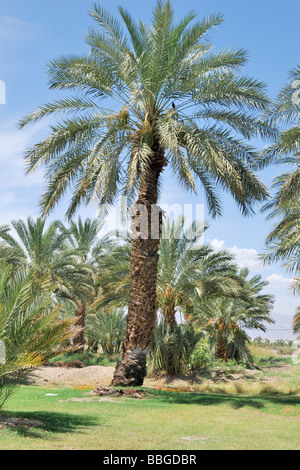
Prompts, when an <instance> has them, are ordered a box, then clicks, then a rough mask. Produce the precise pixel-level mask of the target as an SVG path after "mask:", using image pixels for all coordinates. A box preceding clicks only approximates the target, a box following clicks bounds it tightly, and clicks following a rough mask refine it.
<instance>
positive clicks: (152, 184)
mask: <svg viewBox="0 0 300 470" xmlns="http://www.w3.org/2000/svg"><path fill="white" fill-rule="evenodd" d="M152 150H153V158H152V161H151V162H150V164H149V168H148V171H147V174H146V175H145V177H144V178H143V179H142V181H141V184H140V190H139V197H138V199H137V201H136V203H135V204H134V206H133V208H132V210H131V220H132V224H131V231H132V242H131V284H130V293H129V303H128V316H127V331H126V335H125V340H124V343H123V357H122V359H121V361H120V362H119V363H118V364H117V367H116V370H115V373H114V378H113V381H112V385H121V386H140V385H142V384H143V381H144V378H145V375H146V372H147V370H146V359H147V354H148V351H149V347H150V345H151V342H152V339H153V334H154V329H155V326H156V281H157V267H158V249H159V241H160V235H161V224H162V210H161V209H160V208H159V207H158V206H157V204H156V203H157V198H158V197H157V189H158V180H159V176H160V174H161V172H162V171H163V167H164V166H165V165H166V159H165V157H164V152H163V149H161V148H160V147H159V144H157V145H156V146H153V147H152Z"/></svg>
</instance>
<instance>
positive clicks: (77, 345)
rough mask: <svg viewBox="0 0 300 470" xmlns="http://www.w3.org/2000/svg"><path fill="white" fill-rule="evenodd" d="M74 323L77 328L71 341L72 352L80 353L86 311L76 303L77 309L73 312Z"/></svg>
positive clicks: (80, 304) (81, 304) (79, 303)
mask: <svg viewBox="0 0 300 470" xmlns="http://www.w3.org/2000/svg"><path fill="white" fill-rule="evenodd" d="M75 316H76V323H75V326H76V327H77V328H79V331H78V333H77V335H76V336H75V337H74V339H73V346H74V352H77V351H82V350H83V347H84V327H85V316H86V309H85V304H84V303H81V302H78V303H77V309H76V312H75Z"/></svg>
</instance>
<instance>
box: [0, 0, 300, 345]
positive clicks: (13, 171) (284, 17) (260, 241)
mask: <svg viewBox="0 0 300 470" xmlns="http://www.w3.org/2000/svg"><path fill="white" fill-rule="evenodd" d="M92 3H93V2H91V1H89V0H43V1H42V2H41V1H39V0H1V3H0V80H1V81H3V82H5V85H6V104H0V143H1V147H0V148H1V152H0V165H1V172H0V201H1V211H0V224H4V223H9V222H10V220H12V219H16V218H20V217H22V218H24V217H26V216H27V215H32V216H33V217H36V216H37V215H38V214H39V210H38V200H39V196H40V195H41V194H42V191H43V178H42V173H36V174H34V175H31V176H25V175H24V164H23V155H24V152H25V151H26V149H27V148H28V147H30V146H31V145H33V144H34V143H36V142H37V141H38V140H39V139H40V138H42V137H44V136H46V135H47V122H42V123H39V124H38V125H36V126H34V127H28V128H26V129H23V130H22V131H17V130H16V121H17V120H18V119H19V118H20V117H21V116H23V115H24V114H26V113H28V112H30V111H32V110H33V109H34V108H36V107H37V106H38V105H40V104H41V103H44V102H47V101H49V100H52V99H55V98H56V95H55V94H54V92H53V91H49V90H48V87H47V77H46V75H45V65H46V64H47V63H48V62H49V60H51V59H54V58H56V57H59V56H62V55H65V54H72V53H76V54H81V53H85V52H87V47H86V45H85V43H84V41H83V38H84V36H85V34H86V30H87V28H88V27H89V26H91V20H90V18H89V16H88V10H89V9H90V8H91V6H92ZM99 3H100V4H101V5H102V6H104V7H105V8H106V9H109V10H110V11H111V12H112V13H114V14H116V15H117V14H118V13H117V6H118V5H119V4H121V5H122V6H124V7H126V8H127V9H128V10H129V11H130V12H131V13H132V14H133V15H134V16H135V18H137V19H141V20H143V21H144V22H149V19H150V16H151V10H152V8H153V4H154V2H152V1H145V2H141V1H137V0H127V1H124V0H119V1H116V0H110V1H106V0H104V1H102V2H99ZM173 7H174V9H175V16H176V19H180V18H181V17H182V16H183V15H185V14H186V13H187V12H188V11H190V10H194V11H196V12H197V14H198V16H199V17H205V16H207V15H209V14H211V13H215V12H219V13H222V14H223V16H224V19H225V20H224V22H223V24H222V25H220V26H219V28H218V29H217V30H216V31H215V32H214V36H213V43H214V45H215V49H216V50H220V49H221V48H228V47H231V48H233V49H235V48H244V49H246V50H247V51H248V55H249V61H248V63H247V65H246V66H245V68H244V72H245V73H247V74H248V75H251V76H253V77H255V78H257V79H258V80H262V81H264V82H265V83H266V85H267V87H268V93H269V96H270V97H271V98H275V96H276V94H277V92H278V90H279V89H280V87H281V86H282V85H283V84H284V83H285V82H286V80H287V75H288V71H289V70H290V69H291V68H293V67H295V66H296V65H297V64H299V39H300V38H299V36H300V32H299V17H300V2H299V0H288V1H287V2H279V1H274V0H251V1H250V2H245V1H240V0H203V1H196V0H185V1H184V2H182V1H179V0H174V1H173ZM267 144H268V142H264V143H262V142H255V145H257V147H258V148H261V147H262V146H264V145H267ZM281 170H282V169H281V168H280V167H272V168H268V169H266V170H264V171H263V172H262V173H261V174H260V177H261V178H262V180H263V182H264V183H265V184H266V185H268V186H269V185H270V183H271V181H272V179H273V177H274V176H275V175H277V174H278V173H280V172H281ZM201 196H202V195H201V191H200V193H199V195H198V196H197V197H196V196H192V195H191V194H188V193H185V192H184V191H183V189H182V188H181V187H179V186H178V185H177V183H176V181H174V179H173V178H171V176H170V175H169V174H168V172H167V173H166V176H165V179H164V183H163V191H162V195H161V203H165V204H168V205H172V204H178V203H179V204H181V205H183V204H190V203H193V204H201V203H203V199H202V197H201ZM223 201H224V203H223V216H222V217H221V218H219V219H218V220H215V221H210V224H211V225H210V228H209V230H208V231H207V233H206V236H205V240H206V241H213V244H214V246H215V247H216V248H227V249H230V250H232V251H233V252H234V253H235V255H236V257H237V262H238V263H239V265H240V266H248V267H249V268H250V269H251V273H253V274H257V273H260V274H261V275H262V276H263V278H264V279H267V280H268V281H269V282H270V284H269V286H268V288H266V291H267V292H271V293H273V294H275V295H276V303H275V307H274V312H273V315H274V318H275V319H276V320H277V323H276V324H275V325H273V326H272V327H271V328H270V331H269V332H268V336H269V337H271V336H272V337H284V338H285V337H286V338H288V337H292V333H291V330H290V328H291V321H292V316H293V315H294V312H295V308H296V305H297V303H298V302H299V299H296V298H294V297H292V296H291V295H290V294H289V291H288V286H289V283H290V280H289V275H288V274H287V273H285V272H284V271H283V270H282V269H281V267H280V266H279V265H272V266H270V267H263V266H262V265H261V264H260V263H259V262H258V260H257V255H258V254H259V253H261V252H262V251H263V250H264V240H265V237H266V235H267V234H268V232H269V231H270V228H271V224H270V222H267V221H266V220H265V216H264V215H262V214H260V213H259V212H258V211H259V207H256V214H255V215H254V216H253V217H251V218H244V217H242V216H241V215H240V213H239V211H238V209H237V207H236V206H235V204H234V203H233V202H232V200H231V199H230V197H229V196H227V195H224V198H223ZM65 209H66V201H62V203H61V204H60V205H59V206H58V208H57V210H56V211H55V212H54V213H53V214H52V216H51V218H52V219H53V218H60V219H63V218H64V213H65ZM79 213H80V214H81V215H82V216H89V217H94V216H95V215H96V207H94V206H88V207H87V208H83V209H81V210H80V211H79ZM205 215H206V219H207V220H208V221H209V216H208V214H206V212H205ZM271 330H272V331H271ZM255 335H258V333H255V334H254V336H255Z"/></svg>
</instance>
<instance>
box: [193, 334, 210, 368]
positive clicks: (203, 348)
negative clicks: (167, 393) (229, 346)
mask: <svg viewBox="0 0 300 470" xmlns="http://www.w3.org/2000/svg"><path fill="white" fill-rule="evenodd" d="M212 361H213V358H212V354H211V350H210V346H209V342H208V340H207V339H204V338H202V339H200V341H198V343H197V344H196V346H195V348H194V350H193V352H192V354H191V358H190V369H191V370H198V369H206V368H207V367H208V366H209V365H211V364H212Z"/></svg>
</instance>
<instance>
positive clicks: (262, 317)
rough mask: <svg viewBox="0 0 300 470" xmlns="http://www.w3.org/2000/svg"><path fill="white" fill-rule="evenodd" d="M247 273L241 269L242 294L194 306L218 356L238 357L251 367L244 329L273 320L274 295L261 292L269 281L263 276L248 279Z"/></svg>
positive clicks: (199, 322) (261, 328)
mask: <svg viewBox="0 0 300 470" xmlns="http://www.w3.org/2000/svg"><path fill="white" fill-rule="evenodd" d="M248 275H249V270H248V269H243V270H242V271H241V272H240V273H239V276H240V279H241V283H242V284H243V289H242V291H241V292H240V295H239V297H235V298H229V297H221V298H220V297H219V298H216V299H212V300H210V301H209V302H203V301H202V302H200V303H199V304H198V306H197V308H195V309H194V314H193V318H194V320H195V321H196V323H197V324H199V325H200V326H201V327H202V328H203V330H204V331H206V332H207V334H208V336H209V338H210V343H211V346H212V349H213V350H214V352H215V355H216V357H217V358H218V359H222V360H224V361H227V360H228V359H230V358H235V359H237V360H240V361H242V362H243V363H245V364H246V365H247V366H249V367H251V366H252V359H251V355H250V353H249V350H248V348H247V343H248V342H249V337H248V335H247V334H246V331H245V329H259V330H261V331H266V325H265V323H269V324H271V323H274V320H273V319H272V318H271V317H270V311H271V307H272V305H273V302H274V299H273V296H272V295H269V294H263V293H262V292H261V291H262V289H263V288H264V287H265V286H266V285H267V284H268V283H267V282H266V281H263V280H262V278H261V276H259V275H257V276H253V277H252V278H250V279H247V277H248Z"/></svg>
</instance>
